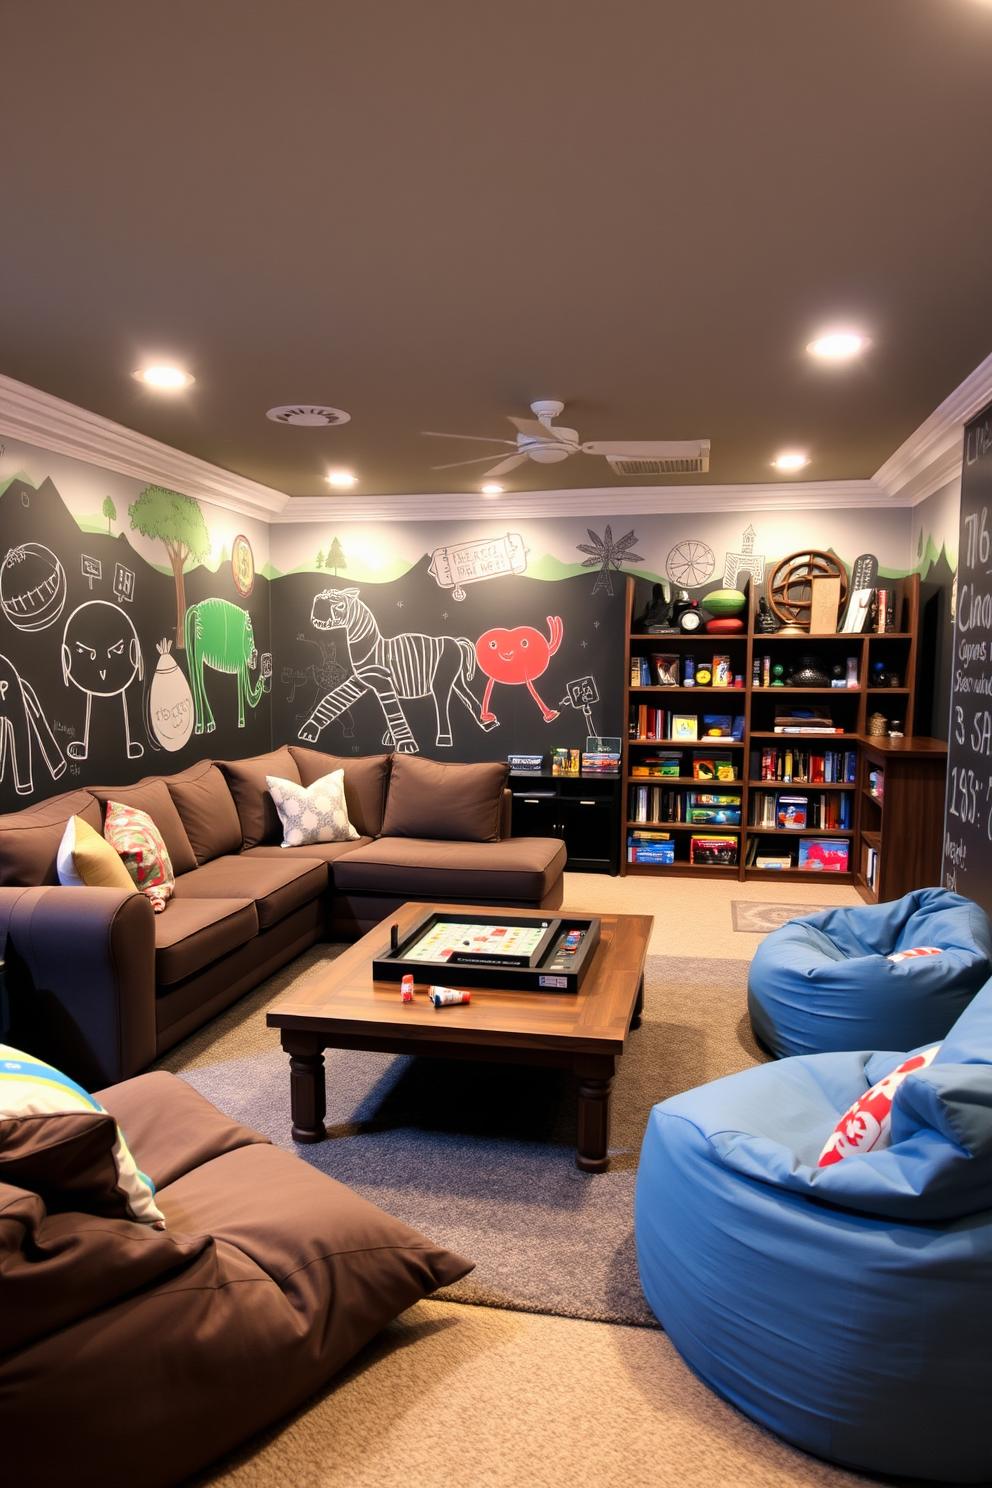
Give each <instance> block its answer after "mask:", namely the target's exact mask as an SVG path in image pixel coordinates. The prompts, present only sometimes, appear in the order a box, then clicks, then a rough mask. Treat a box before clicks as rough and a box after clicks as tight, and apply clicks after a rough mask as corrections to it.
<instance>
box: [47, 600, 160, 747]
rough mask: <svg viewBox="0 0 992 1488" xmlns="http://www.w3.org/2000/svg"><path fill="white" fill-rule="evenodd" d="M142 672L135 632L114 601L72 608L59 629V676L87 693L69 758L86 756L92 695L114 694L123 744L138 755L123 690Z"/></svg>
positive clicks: (88, 742)
mask: <svg viewBox="0 0 992 1488" xmlns="http://www.w3.org/2000/svg"><path fill="white" fill-rule="evenodd" d="M144 674H145V667H144V663H143V661H142V659H141V646H140V645H139V643H138V632H137V631H136V630H135V628H134V626H133V625H132V624H131V619H130V616H128V615H125V613H124V611H123V610H119V609H118V608H117V606H116V605H112V604H110V603H109V601H107V600H105V599H90V600H87V602H86V604H82V605H80V606H79V609H78V610H73V612H72V614H71V615H70V616H69V618H68V620H67V621H66V622H65V630H64V631H63V632H62V680H63V682H64V683H65V685H66V687H68V686H69V683H70V682H71V683H72V684H73V686H74V687H78V688H79V690H80V692H84V693H85V694H86V719H85V722H84V724H83V737H82V738H81V739H74V740H73V741H72V743H71V744H70V745H69V746H68V747H67V749H66V753H67V754H68V756H69V758H70V759H74V760H84V759H87V758H88V756H89V747H90V719H91V716H92V712H93V699H94V698H95V697H119V698H120V700H121V705H122V707H123V709H124V742H125V744H126V746H127V757H128V759H140V758H141V756H142V755H143V754H144V752H145V747H144V745H143V744H140V743H139V742H138V741H137V739H132V738H131V720H130V719H129V717H128V711H127V689H128V688H129V687H130V685H131V683H132V682H133V681H134V679H135V677H143V676H144Z"/></svg>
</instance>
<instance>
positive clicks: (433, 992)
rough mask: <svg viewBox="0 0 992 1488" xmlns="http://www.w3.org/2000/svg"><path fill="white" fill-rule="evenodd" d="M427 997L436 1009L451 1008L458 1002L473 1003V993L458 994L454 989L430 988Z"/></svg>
mask: <svg viewBox="0 0 992 1488" xmlns="http://www.w3.org/2000/svg"><path fill="white" fill-rule="evenodd" d="M427 996H428V997H429V998H430V1000H431V1002H432V1003H433V1004H434V1006H435V1007H436V1008H442V1007H450V1006H451V1005H452V1004H453V1003H456V1002H471V1001H472V994H471V992H456V991H455V990H454V988H453V987H428V988H427Z"/></svg>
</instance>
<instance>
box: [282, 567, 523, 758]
mask: <svg viewBox="0 0 992 1488" xmlns="http://www.w3.org/2000/svg"><path fill="white" fill-rule="evenodd" d="M310 619H311V621H312V623H313V627H314V629H315V630H343V631H344V633H345V636H346V637H347V650H348V652H349V653H350V659H351V674H350V675H349V676H348V677H347V679H346V680H345V681H344V682H341V683H339V684H338V686H337V687H335V688H333V689H332V690H331V691H330V692H328V693H327V694H326V695H325V696H324V697H323V698H322V699H321V701H320V702H319V703H318V704H317V706H316V708H314V710H313V712H312V713H311V715H310V717H309V718H308V719H307V721H306V723H305V724H304V725H303V727H302V728H301V729H300V732H299V735H298V737H299V738H300V739H302V740H303V741H304V742H305V743H308V744H315V743H316V742H317V739H318V738H319V736H320V732H321V730H322V729H324V728H326V727H327V725H328V724H329V723H332V722H333V721H334V719H335V718H338V717H339V716H340V715H341V714H342V713H344V712H345V710H346V709H348V708H350V707H352V706H353V705H354V704H355V703H356V702H357V701H358V699H359V698H360V697H361V696H362V694H363V693H365V692H374V693H375V695H376V697H377V698H378V699H379V706H380V707H381V708H382V711H383V715H384V717H385V720H386V733H385V735H384V737H383V741H382V742H383V744H385V745H387V746H389V747H391V748H393V749H395V750H397V751H398V752H399V753H401V754H417V753H418V752H419V747H420V746H419V745H418V744H417V741H416V739H415V738H414V736H413V732H412V730H411V728H410V725H409V723H408V722H407V719H406V714H405V713H404V712H403V708H402V705H401V701H400V700H401V699H402V700H404V701H406V700H408V699H410V698H424V697H428V696H430V697H431V698H432V699H433V702H434V712H435V715H436V718H437V739H436V743H437V744H438V745H439V746H440V747H441V748H442V749H444V748H448V747H450V745H451V713H450V710H451V695H452V693H454V694H455V696H456V697H457V698H459V699H460V701H461V702H463V703H464V704H465V707H466V708H467V709H468V710H469V712H470V713H471V715H472V717H473V718H474V719H475V721H476V723H477V724H478V725H479V727H480V728H481V729H485V730H487V731H488V730H489V729H492V728H496V727H497V720H496V719H494V718H488V719H484V718H483V716H482V704H481V703H480V702H479V700H478V698H477V697H476V696H475V694H474V693H473V692H472V690H471V688H470V687H469V685H468V684H469V682H470V681H471V679H472V677H473V676H474V675H475V647H474V646H473V644H472V642H471V641H469V640H466V638H465V637H464V636H429V635H417V634H413V633H407V634H405V635H398V636H392V637H391V638H386V637H384V636H382V635H380V634H379V627H378V625H377V624H376V620H375V616H374V615H373V614H372V611H371V610H370V609H369V607H368V605H367V604H363V603H362V601H361V599H360V598H359V590H357V589H325V590H324V591H323V592H322V593H321V594H318V595H317V596H316V598H315V599H314V602H313V607H312V609H311V611H310Z"/></svg>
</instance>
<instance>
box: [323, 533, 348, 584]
mask: <svg viewBox="0 0 992 1488" xmlns="http://www.w3.org/2000/svg"><path fill="white" fill-rule="evenodd" d="M324 567H325V568H331V569H333V570H334V577H335V578H337V576H338V569H339V568H347V567H348V560H347V559H346V558H345V556H344V548H343V547H342V546H341V544H340V543H339V542H338V540H337V538H335V539H334V541H333V542H332V543H331V551H330V552H329V553H328V555H327V560H326V562H325V564H324Z"/></svg>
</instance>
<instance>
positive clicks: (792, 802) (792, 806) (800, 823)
mask: <svg viewBox="0 0 992 1488" xmlns="http://www.w3.org/2000/svg"><path fill="white" fill-rule="evenodd" d="M808 804H809V803H808V801H807V798H806V797H805V796H779V798H778V811H777V813H776V821H777V823H778V826H779V827H780V828H782V829H783V830H786V831H800V830H801V829H802V828H803V827H805V825H806V807H807V805H808Z"/></svg>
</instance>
